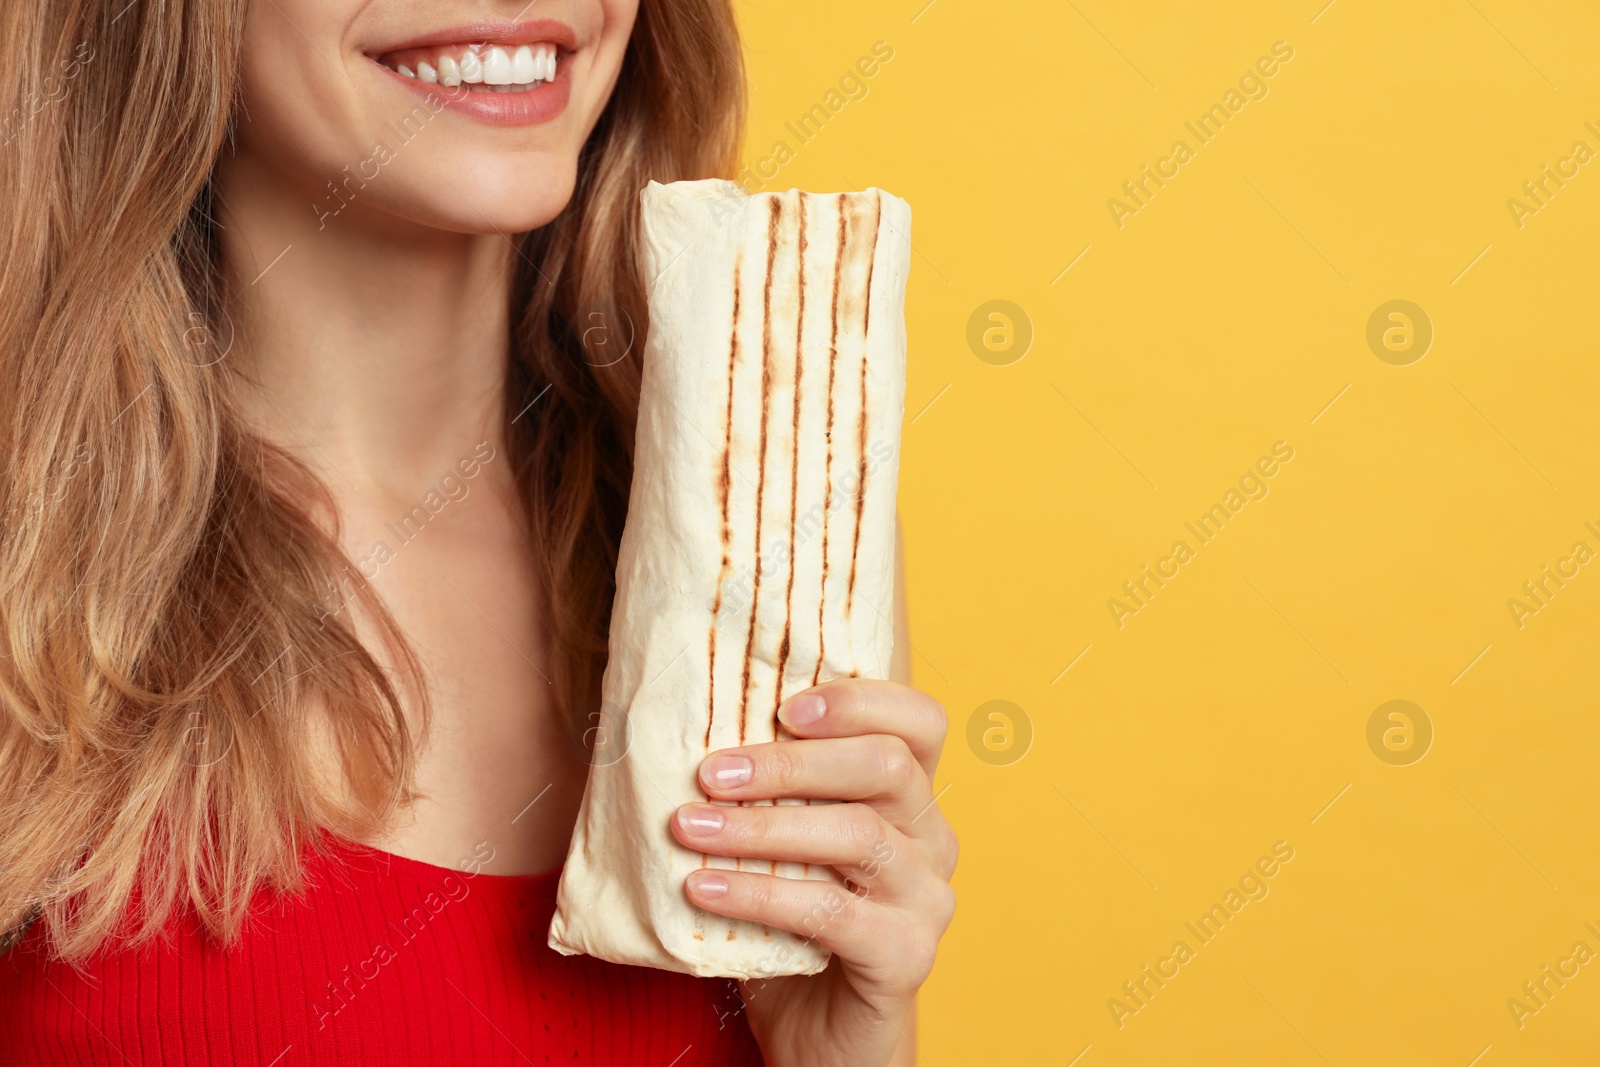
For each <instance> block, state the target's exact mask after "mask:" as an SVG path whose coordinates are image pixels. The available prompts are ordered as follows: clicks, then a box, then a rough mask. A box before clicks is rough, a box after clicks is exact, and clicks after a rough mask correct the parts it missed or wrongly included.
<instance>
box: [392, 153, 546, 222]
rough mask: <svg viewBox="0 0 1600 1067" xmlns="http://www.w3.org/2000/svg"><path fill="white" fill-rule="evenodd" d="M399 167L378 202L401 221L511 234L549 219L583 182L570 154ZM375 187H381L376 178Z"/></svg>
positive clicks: (440, 161) (441, 161)
mask: <svg viewBox="0 0 1600 1067" xmlns="http://www.w3.org/2000/svg"><path fill="white" fill-rule="evenodd" d="M415 164H416V165H415V166H413V167H411V168H409V169H407V170H401V169H400V161H398V160H397V161H396V164H395V173H394V174H392V175H389V176H386V177H387V178H388V179H389V180H388V183H387V186H386V187H385V188H384V189H383V190H382V191H381V195H379V196H375V197H374V198H373V199H372V206H373V207H374V208H377V209H378V210H379V211H381V212H382V214H384V215H386V216H388V217H389V218H391V219H393V220H395V221H404V222H408V223H412V224H414V225H419V226H426V227H430V228H433V229H438V230H446V231H449V232H451V233H467V234H500V235H504V236H509V235H511V234H516V233H521V232H523V231H526V230H536V229H538V228H539V227H541V226H545V225H548V224H549V223H550V222H552V221H553V220H554V219H555V218H556V216H558V215H560V214H561V212H562V211H564V210H565V209H566V206H567V204H568V203H569V202H570V201H571V200H572V194H573V190H574V188H575V187H576V185H577V159H576V158H575V157H573V158H568V157H567V156H566V155H564V154H557V153H551V154H550V155H548V156H541V157H535V158H532V159H528V158H525V157H511V158H506V157H504V156H492V157H489V158H485V159H482V160H479V161H476V162H474V163H470V164H467V165H462V163H461V162H460V161H459V160H458V159H448V158H446V159H434V158H428V157H419V158H417V159H416V160H415ZM369 188H371V189H373V191H375V192H376V191H377V190H376V183H374V184H373V186H369Z"/></svg>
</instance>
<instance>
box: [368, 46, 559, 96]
mask: <svg viewBox="0 0 1600 1067" xmlns="http://www.w3.org/2000/svg"><path fill="white" fill-rule="evenodd" d="M556 51H557V50H556V48H555V47H554V46H553V45H548V44H535V45H526V44H525V45H519V46H516V47H511V46H501V45H481V44H479V45H471V46H458V47H457V48H452V49H450V51H448V52H446V51H443V50H441V51H439V52H437V53H435V55H434V56H433V57H432V58H433V62H432V63H429V62H428V61H427V60H420V59H419V60H416V69H415V70H414V71H413V70H412V68H411V67H409V66H406V65H404V64H402V65H400V66H397V67H395V68H392V69H394V70H395V72H396V73H398V74H400V75H401V76H403V77H406V78H415V79H418V80H420V81H424V82H427V83H429V84H438V85H443V86H446V87H448V88H455V87H456V86H459V85H462V84H467V85H471V86H481V87H482V88H484V89H496V90H498V91H501V92H516V91H519V90H527V89H531V88H533V87H534V86H537V85H542V84H548V83H550V82H552V81H555V78H556V62H557V58H556Z"/></svg>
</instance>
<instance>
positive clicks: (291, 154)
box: [235, 0, 370, 188]
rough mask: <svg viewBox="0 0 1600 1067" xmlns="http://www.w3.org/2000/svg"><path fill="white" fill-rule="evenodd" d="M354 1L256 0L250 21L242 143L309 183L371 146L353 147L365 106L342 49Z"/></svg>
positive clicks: (326, 177)
mask: <svg viewBox="0 0 1600 1067" xmlns="http://www.w3.org/2000/svg"><path fill="white" fill-rule="evenodd" d="M350 6H351V4H350V3H349V0H333V2H329V3H322V4H317V3H310V2H308V0H273V2H271V3H252V4H251V5H250V11H249V15H248V17H247V19H246V22H245V32H244V41H243V53H242V55H241V57H240V58H241V63H240V87H239V104H238V117H237V121H236V123H235V129H236V130H237V138H238V144H239V146H240V149H241V151H243V152H245V153H248V154H252V155H254V156H256V157H257V158H260V159H264V160H271V161H272V162H273V163H274V164H275V167H276V169H277V170H278V171H279V172H280V173H281V174H282V175H284V176H285V177H289V178H291V179H298V180H300V181H302V182H304V183H306V184H307V185H308V187H311V186H314V187H319V188H320V187H323V186H324V185H325V183H326V182H328V181H330V180H332V179H333V178H334V176H335V175H336V174H338V173H339V170H340V168H341V167H343V166H344V165H346V164H347V163H348V164H352V165H353V164H355V163H356V162H358V161H359V159H360V158H362V157H363V156H364V155H366V154H367V153H360V154H359V155H358V154H356V153H355V152H354V151H353V149H354V147H355V146H357V145H359V144H360V141H361V132H362V131H361V128H360V127H361V123H360V118H359V115H360V108H359V100H358V95H357V92H356V87H355V85H354V84H353V81H354V77H353V74H352V72H350V71H349V70H347V69H346V68H347V66H348V65H349V64H348V63H347V62H346V60H345V57H344V56H343V54H342V52H341V48H342V44H341V42H342V39H343V37H344V30H345V27H346V25H347V24H348V21H349V17H350V13H349V12H348V11H346V10H344V9H346V8H349V7H350ZM369 147H370V146H369Z"/></svg>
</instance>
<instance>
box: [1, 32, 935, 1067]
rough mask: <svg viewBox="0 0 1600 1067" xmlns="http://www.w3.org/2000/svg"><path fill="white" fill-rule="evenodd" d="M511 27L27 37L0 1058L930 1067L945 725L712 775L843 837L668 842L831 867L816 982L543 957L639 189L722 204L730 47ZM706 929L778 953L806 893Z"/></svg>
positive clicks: (731, 143)
mask: <svg viewBox="0 0 1600 1067" xmlns="http://www.w3.org/2000/svg"><path fill="white" fill-rule="evenodd" d="M536 3H537V6H535V4H534V3H528V4H525V5H524V4H522V3H515V2H500V0H471V2H469V0H454V2H448V3H445V2H436V3H424V2H422V0H258V2H255V3H249V4H246V3H245V0H165V2H163V3H154V2H151V0H108V2H105V3H100V4H89V3H82V2H76V0H52V2H42V3H30V4H7V5H5V10H4V13H3V14H0V25H3V27H4V35H5V37H4V42H5V48H6V52H5V54H6V56H7V63H6V64H5V71H4V73H3V74H0V77H3V78H4V79H6V84H5V89H4V94H5V95H4V103H5V107H6V110H5V113H4V115H3V116H0V122H3V126H4V138H5V140H6V142H7V143H6V146H5V148H4V150H3V152H0V169H3V173H4V182H5V186H4V192H5V194H6V199H5V202H6V203H7V204H8V205H10V207H9V208H8V209H7V211H6V213H5V214H6V220H5V225H4V229H3V235H0V241H3V242H4V244H3V250H0V263H3V264H4V267H3V269H0V367H3V371H0V373H3V375H4V381H3V383H0V412H3V414H0V423H3V425H0V435H3V444H0V447H3V448H4V449H5V450H6V454H5V456H4V461H5V469H6V472H7V476H6V477H5V479H4V480H3V485H0V493H3V495H4V512H3V514H4V531H3V533H4V540H3V543H0V623H3V625H0V635H3V641H4V646H3V647H0V656H3V658H0V827H3V831H0V835H3V836H0V931H5V932H6V935H7V941H8V944H9V951H7V952H6V954H5V955H4V956H3V957H0V1034H3V1035H5V1039H4V1040H0V1062H3V1063H31V1062H63V1061H70V1062H79V1063H121V1062H130V1063H131V1062H168V1063H178V1062H195V1063H199V1062H223V1061H234V1062H259V1063H263V1064H268V1063H272V1064H283V1065H288V1064H294V1063H325V1062H341V1063H342V1062H395V1063H412V1062H415V1063H429V1062H451V1061H462V1062H476V1061H485V1062H511V1063H515V1062H520V1061H526V1062H529V1063H539V1062H563V1063H565V1062H595V1063H653V1064H663V1065H664V1064H667V1063H673V1064H679V1065H688V1064H692V1063H708V1064H709V1063H746V1062H749V1063H754V1062H758V1061H759V1060H760V1059H761V1058H762V1057H764V1058H765V1061H766V1062H767V1063H769V1064H790V1063H806V1064H838V1065H847V1064H848V1065H858V1064H859V1065H881V1064H885V1063H889V1062H891V1060H893V1062H896V1063H899V1062H907V1063H909V1062H911V1059H910V1058H907V1057H909V1056H910V1055H911V1052H910V1049H909V1042H908V1040H907V1039H906V1037H903V1036H902V1035H909V1034H910V1033H911V1019H910V1013H911V1007H912V997H913V995H914V993H915V991H916V989H917V987H918V986H919V985H920V983H921V982H922V981H923V979H924V978H925V977H926V975H927V973H928V971H929V968H930V967H931V964H932V960H933V955H934V949H935V946H936V943H937V940H938V938H939V936H940V935H941V934H942V932H943V930H944V928H945V926H946V924H947V923H948V921H949V918H950V915H951V911H952V907H953V903H952V902H953V897H952V894H951V892H950V890H949V886H948V880H949V877H950V874H951V872H952V869H953V867H954V864H955V851H956V849H955V842H954V838H953V835H952V834H951V832H950V829H949V827H948V825H947V824H946V823H945V821H944V820H943V818H942V816H941V815H940V814H939V811H938V809H937V807H936V806H935V805H934V804H933V794H932V791H931V789H930V784H929V783H930V780H931V777H932V775H933V771H934V764H935V761H936V760H937V758H938V753H939V747H940V743H941V739H942V736H943V732H944V717H943V712H942V711H941V710H940V709H939V707H938V706H937V704H935V703H934V702H933V701H932V700H931V699H929V698H927V697H925V696H923V695H921V694H918V693H916V692H914V691H912V690H910V689H908V688H905V687H903V686H901V685H898V684H894V683H889V682H878V683H873V682H865V681H844V682H838V683H834V684H825V685H823V686H821V687H819V688H818V689H816V690H814V691H812V692H810V693H808V694H805V695H803V696H801V697H797V698H795V699H794V700H793V701H792V702H791V703H790V704H789V705H788V707H787V708H786V710H785V713H784V717H785V719H786V721H787V722H788V723H789V724H790V729H791V731H792V733H793V734H794V735H795V736H796V737H797V738H799V740H794V741H788V742H782V743H777V744H772V745H761V746H752V747H751V748H748V749H745V750H740V751H738V752H724V753H719V754H714V755H713V756H712V757H711V758H710V759H708V761H707V764H706V766H705V767H704V768H703V770H702V784H703V785H704V787H705V790H706V793H707V796H708V797H710V798H713V799H729V800H731V799H757V798H767V797H777V796H797V797H826V798H833V799H839V800H845V801H849V802H851V803H846V804H839V805H818V806H783V807H772V806H763V807H751V808H742V807H737V808H726V807H720V808H718V809H717V810H719V811H723V812H726V813H727V815H728V819H727V821H726V823H725V825H724V826H723V827H722V829H721V830H720V831H712V830H709V829H708V828H707V824H706V820H705V818H704V810H705V809H704V807H703V806H699V805H688V806H686V807H685V809H683V810H682V811H681V812H680V815H679V819H678V821H677V823H676V824H675V825H674V827H673V833H675V834H676V835H678V837H679V838H680V840H682V841H684V842H685V843H687V844H692V847H693V848H695V849H696V850H697V851H702V852H714V853H718V854H722V855H729V856H744V857H761V858H771V859H784V860H796V861H805V862H810V863H822V864H832V865H835V866H837V867H839V868H840V869H841V870H847V871H849V872H850V874H851V876H852V879H853V883H852V884H853V887H854V888H855V890H856V892H855V894H854V895H853V896H852V897H851V899H850V902H849V904H850V906H849V907H847V908H846V909H845V910H844V911H843V912H842V913H841V914H839V915H838V916H837V917H834V918H831V919H830V920H829V921H828V922H827V923H825V924H824V925H823V927H822V928H821V929H820V930H816V929H811V930H807V931H804V932H807V933H809V934H813V935H815V936H816V937H817V938H818V940H819V941H821V942H822V943H823V944H825V945H826V946H827V947H828V948H830V949H832V950H833V951H834V953H835V954H836V955H835V960H834V962H833V964H832V965H831V966H830V968H829V969H828V970H827V971H826V972H825V973H823V974H821V975H818V976H814V977H795V978H785V979H780V980H774V981H769V982H765V983H744V984H741V986H740V987H739V988H738V989H733V988H732V986H731V984H730V983H726V982H709V981H701V980H696V979H691V978H688V977H686V976H683V975H677V974H669V973H666V972H655V971H645V970H642V969H636V968H622V967H613V966H610V965H607V964H603V963H600V962H598V961H595V960H592V959H588V958H584V957H573V958H565V957H558V956H556V955H555V954H553V953H552V952H550V950H549V949H548V948H546V947H545V945H544V937H545V929H546V927H547V925H548V921H549V917H550V909H551V907H552V906H553V893H554V887H555V878H556V874H557V872H558V870H559V866H560V864H561V862H562V859H563V857H564V855H565V850H566V845H567V841H568V838H569V835H570V832H571V829H572V825H573V821H574V818H575V814H576V810H577V804H578V801H579V798H580V795H581V792H582V787H583V782H584V777H585V773H586V770H587V768H586V764H585V762H584V759H583V758H582V749H581V745H580V744H578V742H577V739H578V738H580V737H581V732H582V728H583V725H584V724H585V722H586V719H587V711H588V709H590V708H593V707H594V706H596V704H597V700H598V682H599V675H600V671H601V669H602V667H603V665H604V659H605V634H606V625H607V614H608V611H609V608H610V602H611V597H612V593H613V589H612V584H611V583H612V575H613V570H614V566H615V562H616V551H617V542H618V537H619V535H620V531H621V524H622V520H623V516H624V510H625V506H626V501H627V492H628V485H629V475H630V465H629V449H630V446H631V440H630V439H631V428H632V423H633V419H634V412H635V406H636V402H637V395H638V383H639V364H638V358H637V354H636V352H637V346H635V347H634V349H633V354H621V353H625V352H627V351H628V349H627V345H626V341H627V335H628V333H629V332H630V331H634V330H642V329H644V328H645V319H644V316H645V309H644V304H643V296H642V292H643V290H642V282H641V278H640V276H639V272H638V267H637V263H636V259H635V255H634V251H635V249H634V242H635V238H636V217H635V205H636V198H637V193H638V191H639V189H640V188H641V187H642V186H643V185H644V184H645V182H646V181H647V180H649V179H651V178H654V179H656V180H660V181H671V180H677V179H683V178H694V177H704V176H708V175H712V174H717V173H724V174H725V173H730V172H731V168H732V166H733V160H734V158H735V151H734V150H735V142H736V134H737V130H738V127H739V123H740V121H741V102H742V95H741V94H742V88H741V86H742V81H741V71H740V67H739V61H738V58H737V57H738V42H737V38H736V35H735V31H734V25H733V19H732V15H731V12H730V11H729V9H728V7H727V5H726V0H536ZM597 325H598V326H600V327H602V329H601V330H600V331H599V332H598V333H597V332H596V331H595V327H596V326H597ZM608 344H609V347H605V346H606V345H608ZM730 768H731V769H732V770H733V771H735V772H737V773H733V774H728V773H726V772H728V771H729V770H730ZM740 782H742V784H732V783H740ZM719 783H720V784H719ZM357 842H360V843H359V844H358V843H357ZM863 843H870V844H871V845H872V846H873V848H872V854H873V855H875V856H878V857H880V858H882V859H883V860H884V861H883V862H875V863H872V864H862V863H861V862H860V860H861V858H862V844H863ZM880 846H881V847H880ZM684 891H685V892H686V893H687V894H689V897H690V899H691V900H692V902H693V903H695V904H696V905H698V906H699V907H701V908H704V909H706V910H707V911H711V912H716V913H718V914H722V915H727V916H735V917H741V918H748V919H755V920H758V921H761V922H764V923H767V924H770V925H772V926H775V927H783V928H788V929H794V930H801V929H802V925H803V922H804V920H805V918H806V916H807V914H808V913H809V912H810V911H811V910H812V908H813V905H814V904H815V903H817V899H816V895H817V894H818V893H821V892H823V891H825V890H824V887H822V886H819V885H818V884H817V883H802V882H798V881H793V880H785V879H777V878H773V877H770V876H764V875H760V874H753V873H736V872H727V871H721V870H718V871H711V870H706V871H704V872H702V873H698V874H696V875H694V876H692V877H691V878H690V879H689V880H688V883H687V884H686V886H685V887H684ZM757 1045H759V1052H758V1051H757V1048H756V1046H757ZM541 1057H542V1058H541Z"/></svg>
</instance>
